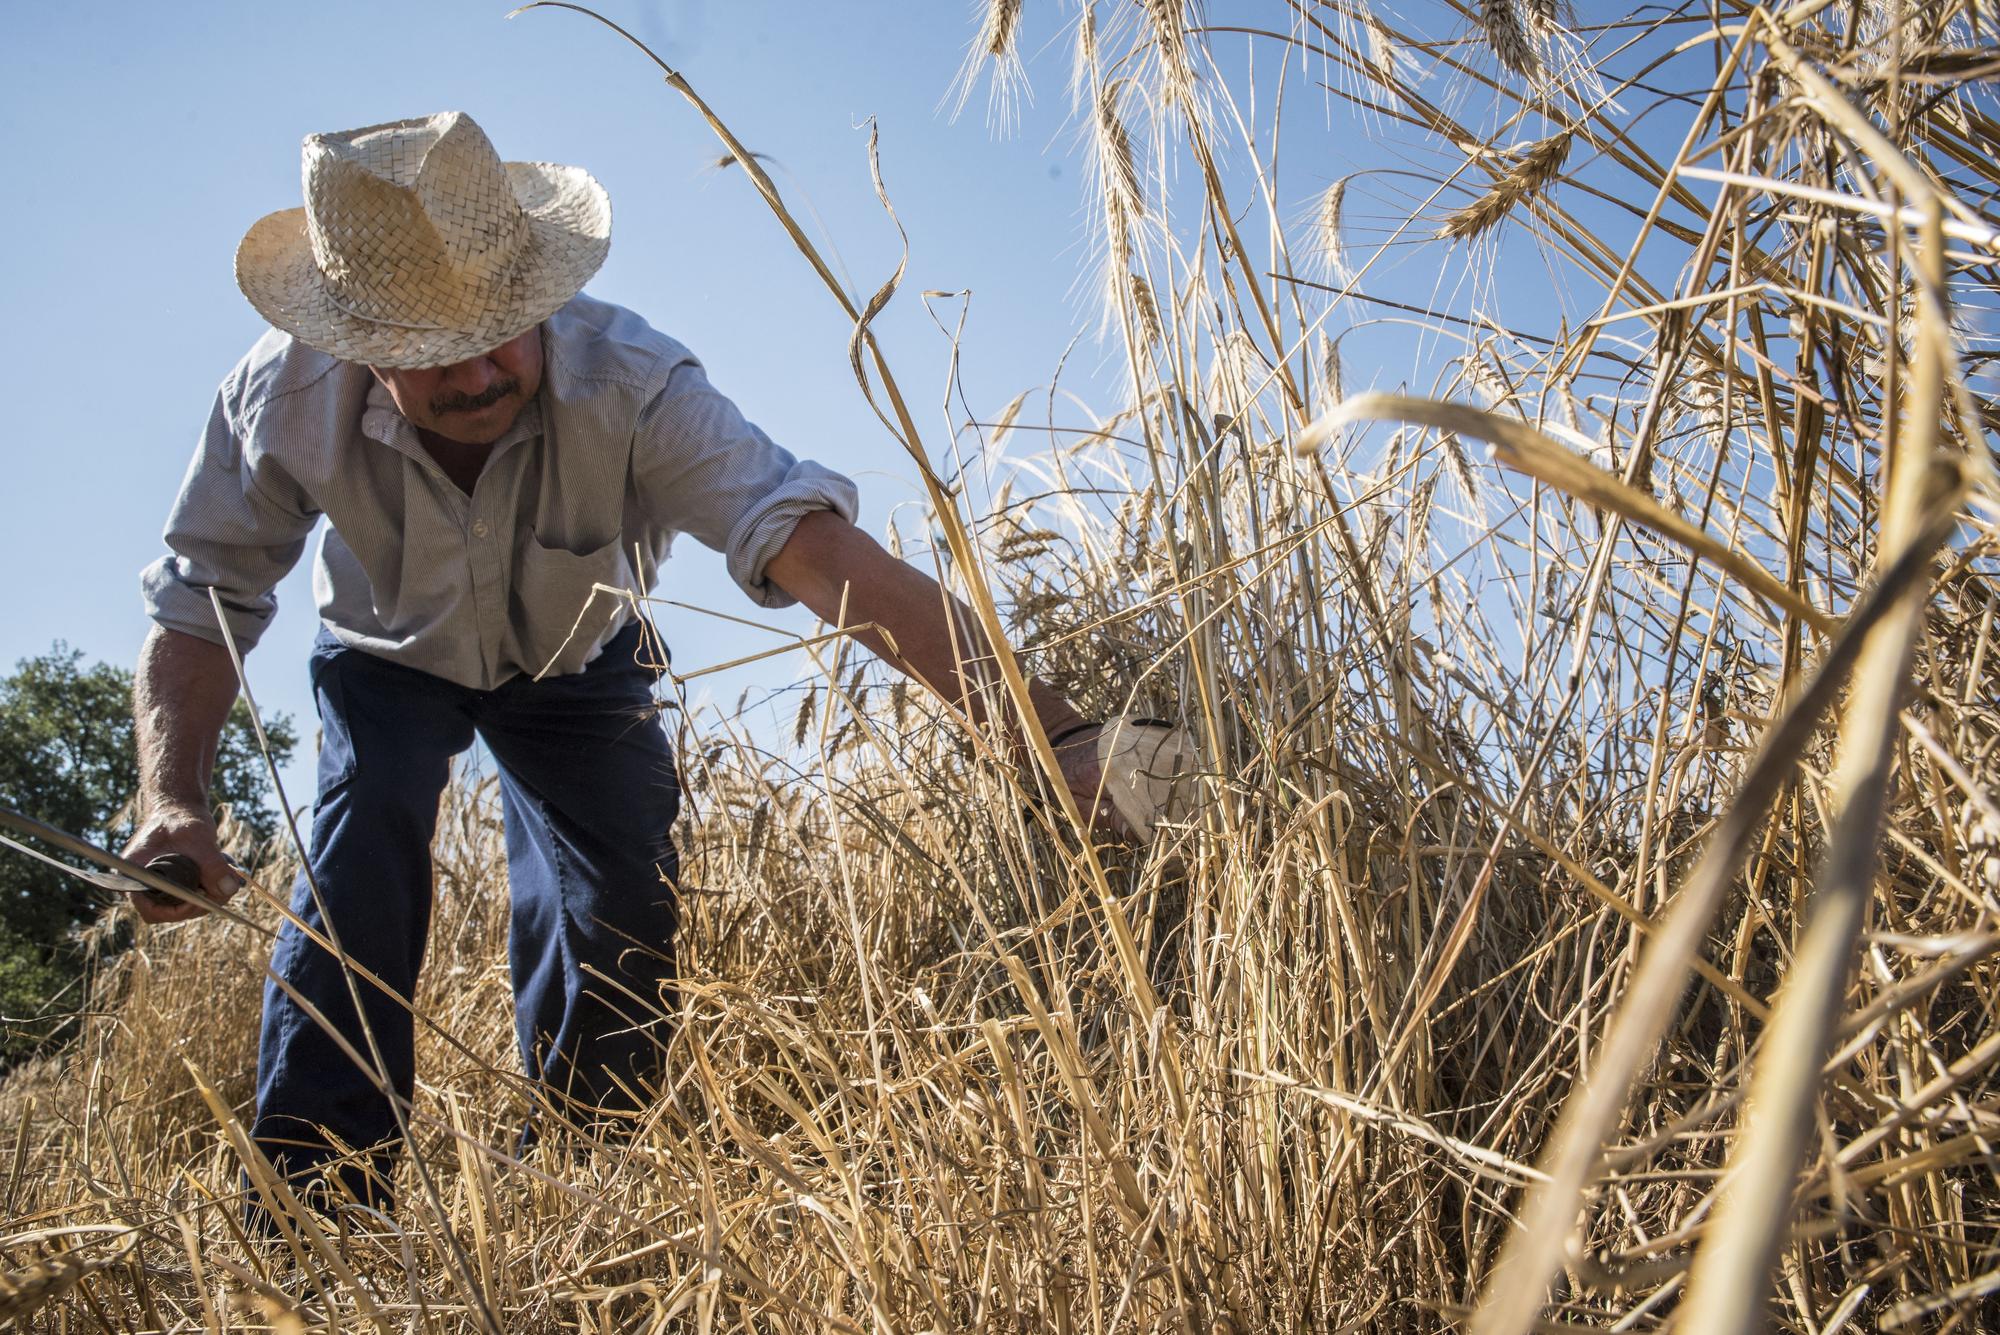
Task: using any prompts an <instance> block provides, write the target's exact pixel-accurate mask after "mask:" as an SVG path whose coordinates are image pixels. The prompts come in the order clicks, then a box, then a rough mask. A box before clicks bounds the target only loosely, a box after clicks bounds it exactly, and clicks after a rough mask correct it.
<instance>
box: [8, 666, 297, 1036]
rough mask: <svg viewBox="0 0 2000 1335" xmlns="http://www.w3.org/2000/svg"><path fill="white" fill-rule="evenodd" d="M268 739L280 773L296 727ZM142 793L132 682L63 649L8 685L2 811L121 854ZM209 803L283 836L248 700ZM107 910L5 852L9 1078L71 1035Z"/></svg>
mask: <svg viewBox="0 0 2000 1335" xmlns="http://www.w3.org/2000/svg"><path fill="white" fill-rule="evenodd" d="M265 733H266V735H267V736H268V737H269V739H270V743H271V748H272V753H273V755H274V757H275V758H276V759H277V761H278V762H279V763H280V764H282V763H284V762H285V761H286V760H288V759H290V757H291V754H292V750H293V748H294V746H295V745H296V744H297V736H296V734H295V733H294V731H293V729H292V725H291V722H290V720H289V719H287V718H284V717H282V716H280V717H277V718H273V719H268V720H266V721H265ZM138 786H139V764H138V751H137V748H136V746H135V744H134V739H133V723H132V674H131V673H130V672H129V671H127V670H126V669H124V668H121V667H117V666H114V665H112V664H109V663H98V664H95V665H92V666H85V664H84V661H83V653H82V651H80V650H77V649H72V648H70V647H69V646H67V645H65V644H62V643H61V642H58V643H57V644H56V645H55V646H54V647H53V648H52V649H51V650H50V651H49V652H48V653H46V654H43V655H41V656H40V657H37V658H28V659H23V660H21V661H20V662H19V663H17V664H16V665H15V670H14V673H13V675H11V676H8V677H5V678H0V803H4V804H5V805H7V806H10V807H13V808H14V809H15V810H17V811H20V812H22V813H23V814H25V815H28V816H32V817H34V818H35V819H37V820H39V821H42V822H44V823H45V824H49V825H53V826H56V827H58V828H60V829H64V830H68V831H69V832H70V833H72V834H76V835H79V836H81V837H83V838H85V839H90V840H93V841H95V842H97V843H99V844H101V845H103V846H105V847H109V848H113V849H115V848H117V847H119V846H120V845H121V844H122V843H124V841H125V839H126V838H127V837H128V836H129V835H130V833H131V830H132V811H131V807H132V798H133V796H134V794H135V793H136V792H137V790H138ZM210 793H211V796H212V797H213V799H214V801H215V802H216V803H217V805H219V806H227V807H228V808H229V810H230V811H231V812H232V813H233V814H234V815H235V817H236V819H237V820H239V821H241V822H243V824H244V825H246V826H247V827H249V828H250V829H251V830H252V831H254V832H255V835H256V837H257V838H258V839H260V840H261V839H268V838H270V837H271V836H272V835H273V834H275V833H276V831H277V824H278V819H279V813H278V812H277V811H276V810H275V809H274V807H273V806H272V805H271V803H270V801H269V796H270V786H269V781H268V779H267V778H266V777H265V769H264V762H263V759H262V757H261V756H260V755H259V753H258V750H257V740H256V734H255V732H254V730H253V729H252V727H251V723H250V713H249V710H248V708H247V707H246V706H245V705H244V704H243V702H242V701H241V700H238V701H237V702H236V705H235V708H234V709H233V710H231V712H230V716H229V723H228V725H227V727H225V728H224V730H223V734H222V742H221V746H220V747H219V748H218V750H217V754H216V765H215V773H214V776H213V777H212V779H211V786H210ZM108 902H109V900H108V896H107V895H106V894H105V893H104V892H102V891H99V890H96V889H93V888H92V887H90V886H88V885H85V884H84V883H83V882H81V881H78V880H75V879H74V878H71V877H67V876H64V875H63V874H62V873H60V872H58V871H56V870H54V869H53V868H51V867H47V866H45V865H43V864H41V863H39V862H36V861H34V860H33V859H31V858H27V857H24V856H22V855H20V854H18V853H14V852H11V851H8V850H0V1069H4V1068H5V1067H6V1066H10V1065H12V1064H13V1063H15V1062H17V1061H19V1060H20V1059H21V1058H23V1057H25V1056H27V1055H28V1054H29V1053H31V1052H33V1051H34V1050H35V1049H36V1048H38V1047H40V1046H41V1045H42V1044H44V1043H46V1042H48V1041H49V1040H50V1039H51V1038H54V1037H57V1036H59V1035H60V1034H61V1033H62V1032H63V1031H64V1030H65V1029H66V1028H67V1024H66V1021H67V1017H68V1014H69V1013H70V1012H71V1011H73V1010H74V1008H75V1005H76V999H77V996H78V994H79V992H80V989H79V988H77V986H76V984H77V983H78V981H79V980H80V979H81V977H82V976H83V972H84V969H85V967H86V960H85V952H84V950H83V948H82V944H81V942H80V941H79V940H78V939H77V938H78V935H79V932H80V930H81V929H82V928H84V927H86V926H88V925H89V924H90V923H91V922H93V921H94V920H95V919H96V918H97V917H98V915H99V914H100V913H101V912H102V911H103V910H104V909H105V908H106V907H107V905H108Z"/></svg>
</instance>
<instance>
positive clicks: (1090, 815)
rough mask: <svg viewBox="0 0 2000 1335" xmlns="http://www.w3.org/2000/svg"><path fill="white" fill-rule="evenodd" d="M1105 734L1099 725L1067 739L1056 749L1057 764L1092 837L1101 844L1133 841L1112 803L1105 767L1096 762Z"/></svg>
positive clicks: (1127, 827)
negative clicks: (1087, 824) (1108, 840)
mask: <svg viewBox="0 0 2000 1335" xmlns="http://www.w3.org/2000/svg"><path fill="white" fill-rule="evenodd" d="M1103 731H1104V728H1103V726H1102V725H1099V726H1097V727H1092V728H1086V729H1084V730H1083V731H1082V732H1080V733H1077V734H1075V735H1073V736H1070V737H1066V738H1064V739H1063V742H1062V744H1061V745H1060V746H1058V747H1056V763H1057V764H1058V765H1060V766H1061V767H1062V777H1063V783H1064V785H1065V786H1067V787H1068V789H1069V791H1070V796H1071V797H1074V798H1075V799H1076V809H1077V810H1078V811H1079V812H1081V813H1082V814H1083V816H1084V818H1085V819H1086V820H1088V821H1089V822H1090V828H1091V833H1092V834H1093V835H1095V836H1096V837H1097V838H1098V839H1099V840H1107V839H1116V840H1130V839H1132V838H1133V837H1134V835H1133V831H1132V827H1131V826H1130V825H1128V824H1126V823H1125V818H1124V817H1123V816H1121V815H1119V814H1118V808H1117V807H1116V806H1115V805H1114V804H1113V803H1112V801H1111V793H1110V791H1109V789H1108V788H1106V786H1105V781H1104V767H1103V766H1102V765H1101V764H1099V763H1098V759H1097V739H1098V737H1099V736H1100V735H1101V734H1102V733H1103Z"/></svg>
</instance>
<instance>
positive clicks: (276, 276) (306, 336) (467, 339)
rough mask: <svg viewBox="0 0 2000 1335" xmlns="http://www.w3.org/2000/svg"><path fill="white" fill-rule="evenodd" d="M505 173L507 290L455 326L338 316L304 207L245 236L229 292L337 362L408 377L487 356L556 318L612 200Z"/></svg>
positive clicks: (591, 257)
mask: <svg viewBox="0 0 2000 1335" xmlns="http://www.w3.org/2000/svg"><path fill="white" fill-rule="evenodd" d="M506 167H507V177H508V180H509V181H510V182H511V184H512V185H513V187H514V196H515V198H516V199H517V200H518V201H519V202H520V205H521V210H522V212H523V213H524V214H525V215H526V217H527V222H528V229H527V234H526V236H525V238H524V239H523V242H522V245H521V252H520V256H519V258H518V260H517V262H516V263H515V266H514V271H513V273H512V274H511V275H509V277H508V281H507V283H506V284H505V285H504V286H503V287H501V288H499V289H497V290H496V292H495V294H494V299H493V301H492V302H491V304H490V305H489V307H488V308H487V309H486V310H484V311H482V312H481V313H480V315H479V317H478V318H477V319H475V320H472V321H470V322H468V323H467V324H466V325H464V326H463V327H457V328H450V329H439V328H433V327H419V326H416V325H405V324H395V323H390V322H386V321H380V320H371V319H369V318H367V317H366V316H362V315H356V314H354V313H353V312H352V311H350V310H348V309H346V308H345V307H344V306H343V305H342V304H341V302H340V300H339V298H338V297H337V296H336V295H335V293H334V292H333V291H332V290H331V289H330V288H329V287H328V285H327V282H326V276H325V275H324V274H323V273H321V272H320V268H319V265H318V264H317V263H315V262H314V260H313V253H312V240H311V238H310V237H309V236H308V235H307V232H306V211H305V210H304V209H302V208H299V209H282V210H280V211H279V212H277V213H273V214H269V215H267V216H266V217H263V218H260V219H258V220H257V222H256V223H255V224H254V225H253V226H252V227H251V228H250V230H249V232H247V233H246V234H245V235H244V237H243V242H242V244H241V245H239V246H237V248H236V285H237V286H238V287H239V288H241V289H242V290H243V295H244V296H246V297H248V298H249V299H250V304H251V305H252V306H254V307H256V308H257V313H258V314H259V315H261V316H263V317H264V318H265V319H266V320H268V321H270V322H271V324H272V325H274V326H276V327H277V328H279V329H282V330H284V331H285V332H286V333H288V334H290V335H291V336H292V337H294V338H296V339H298V340H299V341H300V342H301V343H304V344H306V345H307V346H309V347H314V348H318V349H319V350H320V351H321V352H325V353H328V354H330V355H331V356H334V357H338V358H339V359H340V360H341V361H344V362H358V363H360V364H362V365H365V366H382V367H390V368H395V369H404V370H407V369H411V368H416V367H427V366H449V365H451V364H452V363H454V362H462V361H464V360H466V359H467V358H468V357H476V356H478V355H479V354H480V353H482V352H490V351H491V350H492V349H494V348H497V347H499V346H500V345H501V344H502V343H505V342H507V340H509V339H511V338H514V337H515V336H516V335H519V334H523V333H525V332H527V331H528V330H530V329H532V328H534V327H535V326H536V325H538V324H540V323H541V322H542V321H543V320H545V319H547V318H548V317H549V316H551V315H553V314H555V312H556V311H558V310H560V309H561V308H562V306H563V304H564V303H565V302H567V301H568V300H569V299H570V298H571V297H573V296H575V295H576V294H577V293H578V292H580V291H582V290H583V285H584V284H585V283H587V282H589V281H590V277H591V275H592V274H595V273H596V272H597V270H598V268H599V266H601V265H602V264H603V263H604V257H605V255H606V254H607V253H609V251H610V249H611V199H610V197H609V196H608V195H606V194H605V193H604V187H603V186H601V185H599V184H598V183H597V182H596V180H594V179H593V178H592V177H591V175H590V173H589V172H586V171H584V170H583V169H582V168H580V167H565V166H561V165H559V164H556V163H551V162H510V163H507V164H506Z"/></svg>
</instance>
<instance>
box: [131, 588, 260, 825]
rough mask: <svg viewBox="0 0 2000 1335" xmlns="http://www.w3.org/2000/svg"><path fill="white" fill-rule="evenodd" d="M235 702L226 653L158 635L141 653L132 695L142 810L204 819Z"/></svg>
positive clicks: (169, 633) (175, 635)
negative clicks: (190, 813)
mask: <svg viewBox="0 0 2000 1335" xmlns="http://www.w3.org/2000/svg"><path fill="white" fill-rule="evenodd" d="M235 702H236V670H235V668H234V667H233V666H232V665H231V664H230V661H229V651H228V650H227V649H225V648H223V647H222V646H221V645H219V644H211V643H209V642H208V641H207V640H203V639H199V638H197V637H195V636H193V635H185V634H182V633H181V632H180V631H174V630H168V629H166V628H165V627H163V626H156V627H154V628H153V632H152V633H151V634H150V635H148V636H147V637H146V644H145V647H144V648H143V649H141V650H140V651H139V670H138V673H137V674H136V676H135V679H134V681H133V687H132V717H133V722H134V724H135V727H136V732H137V741H138V748H139V801H140V804H141V806H142V807H145V808H148V809H151V808H156V807H162V806H171V807H176V808H180V809H182V810H187V811H200V812H203V813H206V812H207V810H208V779H209V775H211V774H212V773H214V771H215V753H216V747H217V746H218V744H219V743H220V741H221V737H222V728H223V725H224V724H225V723H227V722H228V720H229V709H230V706H231V705H233V704H234V703H235Z"/></svg>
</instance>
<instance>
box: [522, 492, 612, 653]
mask: <svg viewBox="0 0 2000 1335" xmlns="http://www.w3.org/2000/svg"><path fill="white" fill-rule="evenodd" d="M629 571H630V562H629V561H628V559H627V557H626V555H625V552H624V550H623V543H622V540H621V539H619V538H613V539H612V540H611V541H610V542H607V543H605V544H604V545H603V546H602V547H599V548H597V549H596V550H595V551H590V552H573V551H570V550H569V549H568V548H567V547H550V546H546V545H544V544H543V543H542V541H541V539H540V538H539V537H538V536H537V534H536V533H535V531H534V530H532V529H530V530H529V531H528V535H527V538H526V539H525V540H524V541H523V542H522V544H521V554H520V557H519V560H518V561H517V562H516V564H515V569H514V606H513V609H512V612H513V615H512V618H511V620H512V627H511V628H512V630H513V633H514V641H515V661H516V663H517V665H518V666H519V667H520V668H521V669H522V670H523V671H525V672H526V673H527V674H528V675H529V676H542V675H546V676H566V675H567V674H569V673H572V672H581V671H582V670H583V667H584V664H586V663H588V662H589V661H590V659H591V656H592V655H593V654H595V653H596V652H597V649H598V646H600V645H602V644H603V643H604V642H605V641H606V640H608V639H610V638H611V636H612V635H613V634H614V633H615V632H616V631H617V630H618V628H619V627H620V626H621V625H623V624H624V620H625V618H624V615H623V614H624V611H625V599H624V598H622V597H620V596H619V595H617V594H614V593H607V592H605V591H604V590H603V589H600V588H598V587H597V586H599V585H606V586H609V587H610V588H615V589H630V588H631V586H632V581H631V578H630V575H629Z"/></svg>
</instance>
